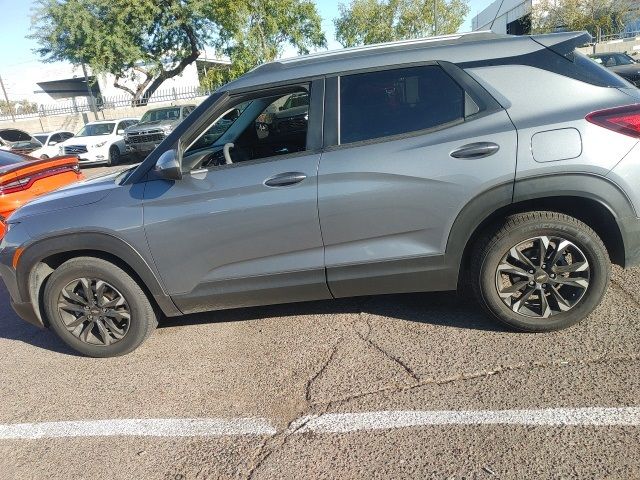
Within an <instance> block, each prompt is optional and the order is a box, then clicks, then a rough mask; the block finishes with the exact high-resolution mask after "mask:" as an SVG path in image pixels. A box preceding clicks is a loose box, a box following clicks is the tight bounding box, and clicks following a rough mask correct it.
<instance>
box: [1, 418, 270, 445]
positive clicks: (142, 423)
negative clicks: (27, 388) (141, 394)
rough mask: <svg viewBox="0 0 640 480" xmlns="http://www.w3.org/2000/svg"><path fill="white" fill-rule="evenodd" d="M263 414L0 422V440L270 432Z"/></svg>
mask: <svg viewBox="0 0 640 480" xmlns="http://www.w3.org/2000/svg"><path fill="white" fill-rule="evenodd" d="M275 433H276V429H275V428H274V427H273V426H271V424H270V423H269V421H268V420H265V419H263V418H231V419H220V418H150V419H125V420H90V421H71V422H44V423H18V424H13V425H11V424H9V425H0V440H20V439H26V440H28V439H37V438H60V437H109V436H138V437H222V436H231V435H273V434H275Z"/></svg>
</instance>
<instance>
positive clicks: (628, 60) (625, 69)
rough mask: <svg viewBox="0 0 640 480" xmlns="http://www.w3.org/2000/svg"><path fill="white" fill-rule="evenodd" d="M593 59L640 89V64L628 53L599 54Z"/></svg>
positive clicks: (593, 56)
mask: <svg viewBox="0 0 640 480" xmlns="http://www.w3.org/2000/svg"><path fill="white" fill-rule="evenodd" d="M591 58H593V59H594V60H595V61H596V62H598V63H600V64H602V65H603V66H605V67H607V68H608V69H609V70H611V71H612V72H615V73H617V74H618V75H620V76H621V77H622V78H624V79H625V80H626V81H628V82H629V83H631V84H633V85H635V86H636V87H640V63H638V62H637V61H636V60H635V59H634V58H633V57H631V56H630V55H628V54H626V53H597V54H595V55H592V56H591Z"/></svg>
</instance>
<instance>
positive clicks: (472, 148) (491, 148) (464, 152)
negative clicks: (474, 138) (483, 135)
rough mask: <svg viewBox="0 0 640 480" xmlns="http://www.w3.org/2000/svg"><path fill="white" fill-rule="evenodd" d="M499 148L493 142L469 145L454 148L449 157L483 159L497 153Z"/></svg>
mask: <svg viewBox="0 0 640 480" xmlns="http://www.w3.org/2000/svg"><path fill="white" fill-rule="evenodd" d="M498 150H500V146H499V145H497V144H495V143H493V142H477V143H469V144H467V145H464V146H462V147H460V148H456V149H455V150H454V151H453V152H451V153H450V154H449V155H451V156H452V157H453V158H484V157H489V156H491V155H493V154H494V153H497V152H498Z"/></svg>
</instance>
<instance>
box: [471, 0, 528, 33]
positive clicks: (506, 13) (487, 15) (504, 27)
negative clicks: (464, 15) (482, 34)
mask: <svg viewBox="0 0 640 480" xmlns="http://www.w3.org/2000/svg"><path fill="white" fill-rule="evenodd" d="M535 3H536V0H496V1H495V2H493V3H492V4H491V5H489V6H488V7H487V8H485V9H484V10H482V11H481V12H480V13H478V14H477V15H476V16H475V17H473V18H472V19H471V29H472V30H474V31H475V30H493V31H494V32H496V33H508V34H510V35H526V34H528V33H530V32H531V8H532V5H533V4H535Z"/></svg>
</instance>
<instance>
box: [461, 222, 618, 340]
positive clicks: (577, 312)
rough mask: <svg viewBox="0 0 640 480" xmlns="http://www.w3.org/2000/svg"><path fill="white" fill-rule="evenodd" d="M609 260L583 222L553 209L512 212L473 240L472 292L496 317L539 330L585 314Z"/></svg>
mask: <svg viewBox="0 0 640 480" xmlns="http://www.w3.org/2000/svg"><path fill="white" fill-rule="evenodd" d="M610 270H611V264H610V261H609V256H608V254H607V249H606V247H605V246H604V244H603V243H602V240H600V237H598V235H597V234H596V233H595V232H594V231H593V230H592V229H591V228H589V226H587V225H586V224H585V223H583V222H581V221H579V220H577V219H575V218H573V217H570V216H568V215H564V214H560V213H555V212H546V211H543V212H528V213H522V214H517V215H513V216H510V217H508V218H506V219H505V221H504V223H503V224H502V225H501V226H500V227H499V228H497V229H495V230H493V231H491V232H490V233H488V234H487V235H486V236H485V237H484V238H482V239H481V240H480V241H479V242H478V244H477V245H476V249H475V251H474V252H473V264H472V268H471V275H472V279H471V280H472V282H471V283H472V285H473V288H474V290H475V294H476V296H477V298H478V300H479V301H480V303H481V304H482V305H483V306H484V307H485V309H486V310H487V311H488V312H489V313H491V314H492V315H493V316H494V317H496V318H497V319H498V320H499V321H501V322H503V323H505V324H507V325H509V326H511V327H514V328H516V329H518V330H524V331H530V332H541V331H550V330H558V329H562V328H566V327H569V326H571V325H573V324H574V323H577V322H579V321H580V320H582V319H583V318H585V317H586V316H587V315H589V314H590V313H591V312H592V311H593V310H594V309H595V308H596V307H597V306H598V304H599V303H600V301H601V300H602V297H603V296H604V293H605V291H606V289H607V286H608V283H609V277H610Z"/></svg>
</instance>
